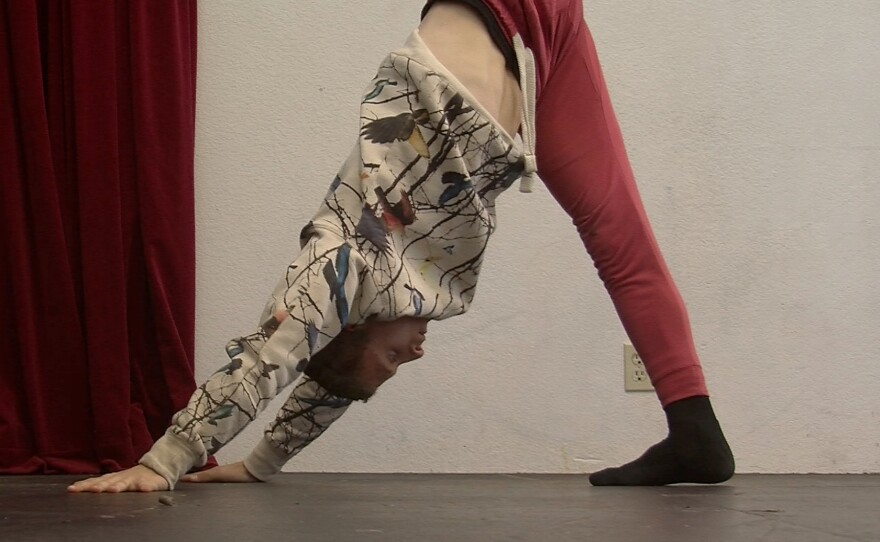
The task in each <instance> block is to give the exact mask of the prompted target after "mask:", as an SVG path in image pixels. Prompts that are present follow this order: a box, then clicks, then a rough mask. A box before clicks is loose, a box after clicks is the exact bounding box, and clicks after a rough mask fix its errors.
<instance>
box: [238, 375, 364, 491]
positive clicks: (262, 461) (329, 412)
mask: <svg viewBox="0 0 880 542" xmlns="http://www.w3.org/2000/svg"><path fill="white" fill-rule="evenodd" d="M351 403H352V400H351V399H346V398H344V397H337V396H335V395H333V394H331V393H330V392H328V391H327V390H325V389H324V388H322V387H321V385H320V384H318V383H317V382H316V381H314V380H312V379H311V378H309V377H308V376H303V377H302V378H301V379H300V380H299V382H297V384H296V386H295V387H294V388H293V393H291V394H290V398H289V399H288V400H287V402H286V403H284V406H283V407H282V408H281V410H280V411H279V412H278V415H277V416H276V418H275V420H274V421H273V422H272V423H270V424H269V426H268V427H267V428H266V432H265V434H264V437H263V439H262V440H261V441H260V442H259V443H258V444H257V446H256V447H255V448H254V450H253V451H252V452H251V453H250V454H249V455H248V457H246V458H245V460H244V466H245V468H246V469H247V470H248V472H250V473H251V474H252V475H253V476H254V477H255V478H257V479H259V480H262V481H264V482H265V481H267V480H268V479H269V478H271V477H272V475H274V474H277V473H278V472H279V471H280V470H281V468H282V467H283V466H284V464H285V463H287V462H288V461H289V460H290V459H291V458H292V457H293V456H295V455H296V454H298V453H299V452H300V451H302V450H303V448H305V447H306V446H308V445H309V444H311V443H312V442H313V441H314V440H315V439H317V438H318V437H320V436H321V435H322V434H323V433H324V431H326V430H327V428H328V427H330V425H331V424H332V423H333V422H335V421H336V420H338V419H339V418H341V417H342V415H343V414H344V413H345V411H346V410H347V409H348V407H349V406H350V405H351Z"/></svg>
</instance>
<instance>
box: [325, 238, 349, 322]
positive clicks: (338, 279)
mask: <svg viewBox="0 0 880 542" xmlns="http://www.w3.org/2000/svg"><path fill="white" fill-rule="evenodd" d="M350 254H351V245H349V244H348V243H344V244H342V245H341V246H340V247H339V250H338V251H337V252H336V269H334V268H333V263H332V262H327V264H326V265H325V266H324V279H325V280H326V281H327V285H328V286H330V301H333V300H335V301H336V316H337V317H338V318H339V322H340V324H341V325H342V327H345V326H346V325H347V324H348V300H347V299H346V297H345V279H346V278H347V277H348V258H349V255H350Z"/></svg>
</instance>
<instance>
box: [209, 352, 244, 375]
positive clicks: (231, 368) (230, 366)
mask: <svg viewBox="0 0 880 542" xmlns="http://www.w3.org/2000/svg"><path fill="white" fill-rule="evenodd" d="M242 351H243V350H242ZM239 369H241V358H233V359H232V360H231V361H230V362H229V363H227V364H226V365H224V366H223V367H220V368H219V369H217V371H216V372H215V373H214V374H218V373H225V374H227V375H232V373H234V372H235V371H237V370H239Z"/></svg>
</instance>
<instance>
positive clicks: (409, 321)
mask: <svg viewBox="0 0 880 542" xmlns="http://www.w3.org/2000/svg"><path fill="white" fill-rule="evenodd" d="M361 325H362V326H364V330H365V331H367V333H368V337H367V341H366V344H365V346H364V350H363V355H362V356H361V359H360V363H359V364H358V367H357V373H358V374H357V375H356V376H355V380H356V381H357V382H358V386H359V387H360V388H361V389H360V390H359V392H360V393H361V394H362V395H365V396H366V397H364V398H365V399H366V398H367V397H370V396H372V395H373V394H374V393H375V392H376V389H377V388H378V387H379V386H380V385H382V383H384V382H385V381H386V380H388V379H389V378H391V377H392V376H394V375H395V373H397V368H398V367H400V366H401V365H403V364H404V363H408V362H410V361H414V360H417V359H419V358H421V357H422V356H423V355H425V351H424V350H423V349H422V344H423V343H424V342H425V335H426V334H427V332H428V320H426V319H424V318H413V317H409V316H406V317H403V318H398V319H397V320H391V321H387V322H381V321H376V320H371V321H369V322H367V323H365V324H361Z"/></svg>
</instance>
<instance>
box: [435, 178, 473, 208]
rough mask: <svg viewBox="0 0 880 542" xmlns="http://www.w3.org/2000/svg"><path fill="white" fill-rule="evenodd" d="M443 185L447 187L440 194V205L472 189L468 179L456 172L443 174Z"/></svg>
mask: <svg viewBox="0 0 880 542" xmlns="http://www.w3.org/2000/svg"><path fill="white" fill-rule="evenodd" d="M442 182H443V184H446V185H449V186H447V187H446V188H445V189H444V190H443V193H442V194H440V201H439V203H440V205H446V204H447V203H449V202H450V201H452V200H454V199H455V198H457V197H458V196H459V194H461V193H462V192H465V191H467V190H470V189H472V188H473V185H472V184H471V181H470V179H468V178H467V177H465V176H464V175H462V174H461V173H459V172H457V171H447V172H446V173H444V174H443V179H442Z"/></svg>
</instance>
